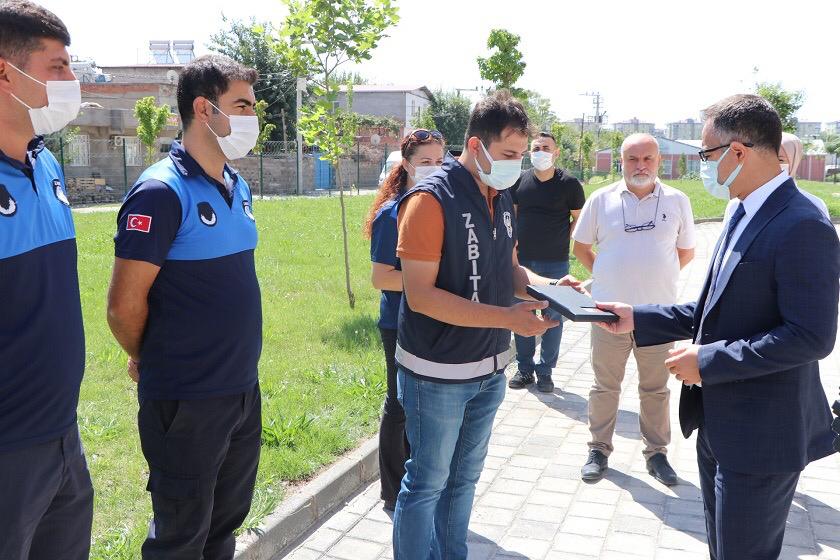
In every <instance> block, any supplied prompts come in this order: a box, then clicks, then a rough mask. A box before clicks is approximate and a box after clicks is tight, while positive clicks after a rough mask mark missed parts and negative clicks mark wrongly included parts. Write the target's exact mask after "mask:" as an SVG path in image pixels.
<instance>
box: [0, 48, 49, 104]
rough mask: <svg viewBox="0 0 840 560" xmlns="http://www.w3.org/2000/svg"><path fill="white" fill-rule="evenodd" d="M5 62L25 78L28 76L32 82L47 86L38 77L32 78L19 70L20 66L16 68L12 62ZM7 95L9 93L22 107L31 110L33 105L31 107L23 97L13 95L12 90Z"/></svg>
mask: <svg viewBox="0 0 840 560" xmlns="http://www.w3.org/2000/svg"><path fill="white" fill-rule="evenodd" d="M6 64H8V65H9V66H11V67H12V68H14V69H15V70H17V71H18V72H20V73H21V74H23V75H24V76H26V77H27V78H29V79H30V80H32V81H33V82H35V83H37V84H41V85H42V86H44V87H47V84H45V83H44V82H42V81H41V80H39V79H37V78H33V77H32V76H30V75H29V74H27V73H26V72H24V71H23V70H21V69H20V68H18V67H17V66H15V65H14V64H12V63H11V62H9V61H8V60H7V61H6ZM9 95H11V96H12V97H14V98H15V100H16V101H17V102H18V103H20V104H21V105H23V106H24V107H26V108H27V109H29V110H30V111H32V109H33V107H32V106H31V105H29V104H28V103H26V102H25V101H24V100H23V99H21V98H20V97H18V96H17V95H15V94H14V93H12V92H9Z"/></svg>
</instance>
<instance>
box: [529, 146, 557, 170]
mask: <svg viewBox="0 0 840 560" xmlns="http://www.w3.org/2000/svg"><path fill="white" fill-rule="evenodd" d="M531 165H533V166H534V169H536V170H537V171H546V170H548V169H551V168H552V167H554V156H553V155H552V153H551V152H543V151H542V150H540V151H539V152H531Z"/></svg>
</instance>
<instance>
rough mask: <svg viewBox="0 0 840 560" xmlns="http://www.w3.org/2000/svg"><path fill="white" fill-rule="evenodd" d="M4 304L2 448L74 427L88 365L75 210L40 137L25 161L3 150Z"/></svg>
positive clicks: (0, 269) (0, 238)
mask: <svg viewBox="0 0 840 560" xmlns="http://www.w3.org/2000/svg"><path fill="white" fill-rule="evenodd" d="M0 309H2V310H0V452H3V451H9V450H13V449H20V448H24V447H28V446H31V445H36V444H38V443H43V442H45V441H49V440H51V439H54V438H57V437H59V436H61V435H63V434H64V433H65V432H66V431H67V430H68V429H70V428H71V427H72V426H74V425H75V423H76V407H77V405H78V403H79V387H80V386H81V383H82V375H83V373H84V365H85V339H84V328H83V325H82V307H81V303H80V299H79V277H78V273H77V269H76V232H75V229H74V227H73V216H72V214H71V212H70V203H69V202H68V201H67V194H66V192H65V190H64V175H63V174H62V172H61V166H60V165H59V163H58V162H57V161H56V159H55V157H53V155H52V154H51V153H50V152H49V150H46V149H44V145H43V142H42V139H41V138H35V139H34V140H33V141H32V142H30V144H29V146H28V148H27V156H26V162H25V163H21V162H19V161H16V160H14V159H12V158H10V157H8V156H6V155H5V154H3V153H2V152H0ZM0 499H2V498H0Z"/></svg>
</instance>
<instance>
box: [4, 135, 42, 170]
mask: <svg viewBox="0 0 840 560" xmlns="http://www.w3.org/2000/svg"><path fill="white" fill-rule="evenodd" d="M43 150H44V137H43V136H36V137H34V138H33V139H32V140H30V141H29V144H27V145H26V155H27V158H26V161H23V162H21V161H18V160H16V159H14V158H11V157H9V156H7V155H6V154H4V153H3V150H0V161H2V162H5V163H8V164H9V165H11V166H12V167H14V168H15V169H17V170H19V171H24V170H27V169H32V160H35V159H38V154H40V153H41V152H42V151H43Z"/></svg>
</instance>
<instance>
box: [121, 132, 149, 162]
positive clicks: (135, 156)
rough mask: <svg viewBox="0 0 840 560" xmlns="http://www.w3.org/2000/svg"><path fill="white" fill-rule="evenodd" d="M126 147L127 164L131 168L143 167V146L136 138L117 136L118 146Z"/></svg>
mask: <svg viewBox="0 0 840 560" xmlns="http://www.w3.org/2000/svg"><path fill="white" fill-rule="evenodd" d="M120 145H124V150H125V164H126V166H130V167H140V166H142V165H143V145H142V144H141V143H140V139H139V138H138V137H136V136H117V146H120Z"/></svg>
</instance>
